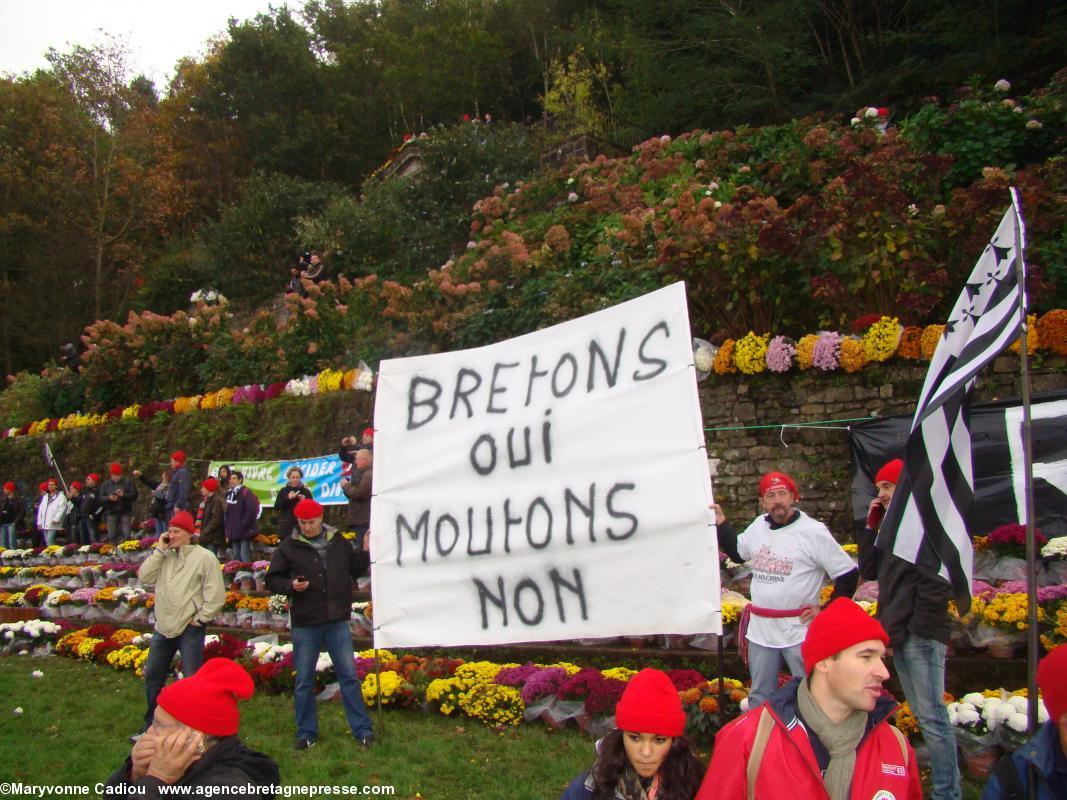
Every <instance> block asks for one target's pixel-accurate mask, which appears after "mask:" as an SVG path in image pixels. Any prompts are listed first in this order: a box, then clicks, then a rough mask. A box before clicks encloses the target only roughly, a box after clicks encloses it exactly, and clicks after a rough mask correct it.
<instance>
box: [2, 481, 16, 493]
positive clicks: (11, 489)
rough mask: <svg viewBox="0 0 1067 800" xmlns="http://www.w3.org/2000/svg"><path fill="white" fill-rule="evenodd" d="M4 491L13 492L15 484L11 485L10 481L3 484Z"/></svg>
mask: <svg viewBox="0 0 1067 800" xmlns="http://www.w3.org/2000/svg"><path fill="white" fill-rule="evenodd" d="M4 489H6V490H7V491H9V492H13V491H15V484H13V483H12V482H11V481H8V482H7V483H5V484H4Z"/></svg>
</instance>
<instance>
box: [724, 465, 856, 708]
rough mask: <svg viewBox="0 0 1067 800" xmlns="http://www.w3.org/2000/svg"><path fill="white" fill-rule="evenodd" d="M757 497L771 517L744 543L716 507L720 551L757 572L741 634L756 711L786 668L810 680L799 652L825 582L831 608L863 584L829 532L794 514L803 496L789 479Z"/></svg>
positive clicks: (773, 477) (767, 481)
mask: <svg viewBox="0 0 1067 800" xmlns="http://www.w3.org/2000/svg"><path fill="white" fill-rule="evenodd" d="M759 493H760V503H761V504H762V506H763V510H764V511H766V512H767V513H766V514H765V515H764V516H760V517H757V518H756V519H755V520H754V521H753V522H752V524H751V525H749V526H748V527H747V528H746V529H745V531H744V532H743V533H742V534H741V535H740V536H738V535H737V534H736V532H735V531H734V528H733V526H732V525H731V524H730V523H728V522H727V521H726V516H725V514H723V512H722V509H721V508H720V507H719V506H718V504H716V505H714V506H713V508H714V510H715V522H716V525H717V526H718V533H719V547H721V548H722V549H723V550H724V551H725V552H726V554H727V555H728V556H729V557H730V558H731V559H733V560H734V561H736V562H738V563H742V562H749V566H751V568H752V587H751V590H750V591H751V597H752V603H751V604H749V605H748V606H746V607H745V614H744V615H743V616H742V618H741V623H740V627H739V630H738V639H739V642H738V643H739V645H740V647H741V652H742V655H743V656H744V655H747V659H746V661H747V663H748V668H749V672H750V673H751V675H752V691H751V692H750V693H749V707H750V708H755V707H756V706H758V705H759V704H760V703H762V702H763V701H764V700H766V699H767V697H768V696H769V695H770V694H771V693H772V692H773V691H774V690H775V689H776V688H778V672H779V671H780V670H781V668H782V666H783V664H784V665H785V666H787V667H788V668H789V671H790V672H791V673H792V674H793V676H794V677H803V676H804V659H803V657H802V656H801V653H800V645H801V643H802V642H803V641H804V635H805V634H806V633H807V629H808V624H809V623H810V622H811V621H812V619H814V618H815V615H816V614H818V613H819V592H820V591H821V590H822V587H823V584H824V583H825V581H826V577H827V576H829V577H830V578H831V579H833V581H834V592H833V595H831V597H830V600H834V599H835V598H837V597H852V594H853V593H854V592H855V591H856V586H857V584H858V583H859V571H858V570H857V569H856V565H855V564H853V563H852V559H851V558H849V557H848V554H847V553H846V552H845V551H844V550H842V549H841V545H839V544H838V543H837V541H836V540H835V539H834V537H833V535H831V533H830V531H829V530H828V529H827V527H826V526H825V525H823V524H822V523H821V522H818V521H817V520H814V519H812V518H811V517H809V516H808V515H807V514H805V513H804V512H803V511H801V510H800V509H798V508H795V507H794V506H795V504H796V502H797V500H799V499H800V495H799V492H798V491H797V485H796V483H795V482H794V481H793V479H792V478H791V477H789V476H788V475H786V474H785V473H784V472H768V473H767V474H766V475H764V476H763V478H761V479H760V483H759Z"/></svg>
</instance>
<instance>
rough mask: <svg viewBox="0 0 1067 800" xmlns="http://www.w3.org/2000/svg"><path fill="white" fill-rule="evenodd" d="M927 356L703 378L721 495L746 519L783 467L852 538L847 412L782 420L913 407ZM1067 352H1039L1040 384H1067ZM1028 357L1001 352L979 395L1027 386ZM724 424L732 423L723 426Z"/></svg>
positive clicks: (1036, 387)
mask: <svg viewBox="0 0 1067 800" xmlns="http://www.w3.org/2000/svg"><path fill="white" fill-rule="evenodd" d="M927 366H928V365H927V363H926V362H915V363H914V364H913V365H912V364H909V363H905V362H894V363H892V364H890V365H879V366H874V367H868V368H867V369H865V370H862V371H860V372H857V373H853V374H851V375H850V374H846V373H832V374H825V373H822V374H820V373H818V371H817V370H809V371H807V372H802V373H788V374H786V375H771V374H767V373H765V374H762V375H755V376H749V375H740V374H738V375H715V374H712V375H710V376H709V377H708V378H707V380H705V381H704V382H703V383H701V384H700V402H701V408H702V409H703V412H704V427H705V429H709V428H710V429H712V430H706V432H705V436H706V440H707V447H708V458H709V460H710V461H711V463H712V474H713V476H715V477H714V486H715V489H714V491H715V499H716V501H717V502H719V503H720V504H721V505H722V506H723V509H724V510H725V511H726V514H727V516H728V517H731V518H735V522H736V523H737V524H738V525H743V524H747V522H748V521H749V520H751V519H752V518H753V517H754V516H755V515H756V514H757V513H759V508H758V504H757V485H758V483H759V478H760V475H762V474H763V473H764V472H767V471H769V470H773V469H778V470H783V471H785V472H788V473H790V474H791V475H792V476H793V477H794V478H795V479H796V481H797V484H798V487H799V489H800V493H801V496H802V504H801V505H802V507H803V509H804V510H805V511H806V512H808V513H809V514H811V515H812V516H814V517H816V518H817V519H820V520H822V521H824V522H825V523H826V524H827V525H829V526H830V529H831V530H832V531H833V532H834V533H835V535H837V536H838V538H840V539H842V540H845V539H849V538H850V537H851V527H852V521H851V514H850V510H849V485H850V483H851V474H850V464H851V448H850V444H849V435H848V429H847V428H848V425H849V423H848V422H841V421H839V422H827V425H828V426H829V427H828V428H827V429H821V428H791V427H785V428H783V427H781V426H782V425H786V426H789V425H797V424H801V423H813V422H824V421H828V420H854V419H856V418H862V417H888V416H893V415H895V414H906V415H908V416H911V415H912V414H913V413H914V411H915V403H916V401H917V399H918V396H919V392H920V391H921V389H922V384H923V381H924V379H925V378H926V369H927ZM1065 368H1067V361H1065V360H1064V359H1063V358H1062V357H1059V356H1053V357H1045V358H1043V359H1041V360H1039V361H1036V363H1035V360H1034V359H1031V392H1032V393H1037V392H1042V391H1048V390H1052V389H1065V388H1067V369H1065ZM1020 385H1021V384H1020V379H1019V359H1018V357H1016V356H1014V355H1010V354H1009V355H1005V356H1002V357H1000V358H998V359H997V360H996V361H995V362H994V363H993V365H992V366H991V367H987V368H986V369H985V370H984V371H983V372H982V373H981V376H980V378H979V380H978V385H977V387H976V391H975V401H976V402H988V401H992V400H998V399H1005V398H1008V397H1015V396H1018V394H1019V391H1020V389H1019V387H1020ZM724 429H725V430H724Z"/></svg>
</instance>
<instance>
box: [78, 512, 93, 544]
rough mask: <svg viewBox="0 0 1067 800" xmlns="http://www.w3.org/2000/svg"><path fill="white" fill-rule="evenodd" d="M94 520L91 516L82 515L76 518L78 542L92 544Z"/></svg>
mask: <svg viewBox="0 0 1067 800" xmlns="http://www.w3.org/2000/svg"><path fill="white" fill-rule="evenodd" d="M95 527H96V520H95V519H93V518H92V517H82V518H81V519H80V520H78V544H92V543H93V533H95V530H94V528H95Z"/></svg>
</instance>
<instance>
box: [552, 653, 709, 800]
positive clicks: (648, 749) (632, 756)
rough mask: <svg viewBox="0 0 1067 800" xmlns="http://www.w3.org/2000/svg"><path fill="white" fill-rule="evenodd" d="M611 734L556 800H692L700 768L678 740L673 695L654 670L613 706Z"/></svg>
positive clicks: (679, 715)
mask: <svg viewBox="0 0 1067 800" xmlns="http://www.w3.org/2000/svg"><path fill="white" fill-rule="evenodd" d="M615 725H616V726H617V727H616V728H615V730H613V731H612V732H611V733H609V734H608V735H607V736H605V737H604V738H603V739H601V740H600V741H599V742H598V743H597V759H596V763H594V764H593V768H592V769H591V770H589V772H585V773H582V774H581V775H579V776H578V777H577V778H575V779H574V780H573V781H571V783H570V785H569V786H568V787H567V789H566V791H564V792H563V796H562V797H561V798H560V800H692V798H693V797H694V796H695V795H696V792H697V789H698V788H700V782H701V780H702V779H703V777H704V765H703V764H702V763H701V761H700V759H699V758H697V755H696V753H695V752H694V751H693V746H692V745H691V744H690V743H689V741H688V740H687V739H686V738H685V737H684V736H683V735H682V733H683V732H684V731H685V711H684V710H683V709H682V700H681V698H680V697H679V696H678V690H677V689H676V688H675V687H674V684H673V683H671V680H670V678H668V677H667V676H666V675H665V674H664V673H662V672H660V671H659V670H658V669H643V670H641V671H640V672H639V673H637V674H636V675H634V676H633V677H632V678H631V679H630V682H629V683H628V684H627V685H626V691H624V692H623V694H622V699H621V700H619V704H618V705H617V706H616V707H615Z"/></svg>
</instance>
